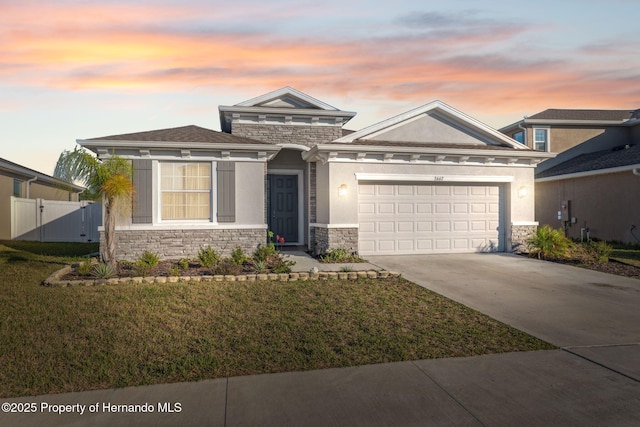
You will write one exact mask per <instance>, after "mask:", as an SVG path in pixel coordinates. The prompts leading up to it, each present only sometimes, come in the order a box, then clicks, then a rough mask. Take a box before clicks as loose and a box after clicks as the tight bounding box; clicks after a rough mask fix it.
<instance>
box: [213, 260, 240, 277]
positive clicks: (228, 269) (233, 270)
mask: <svg viewBox="0 0 640 427" xmlns="http://www.w3.org/2000/svg"><path fill="white" fill-rule="evenodd" d="M241 272H242V267H241V266H239V265H237V264H235V263H234V262H233V261H232V260H228V259H225V260H223V261H220V262H219V263H217V264H216V265H215V266H214V267H213V268H212V269H211V274H214V275H215V274H222V275H225V276H226V275H232V276H235V275H237V274H240V273H241Z"/></svg>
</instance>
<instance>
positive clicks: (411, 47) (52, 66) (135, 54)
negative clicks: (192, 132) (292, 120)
mask: <svg viewBox="0 0 640 427" xmlns="http://www.w3.org/2000/svg"><path fill="white" fill-rule="evenodd" d="M0 17H1V19H0V95H1V96H0V125H1V128H2V132H1V134H0V135H1V136H0V157H2V158H5V159H7V160H10V161H13V162H16V163H19V164H22V165H24V166H27V167H30V168H32V169H36V170H38V171H40V172H43V173H46V174H52V173H53V167H54V165H55V162H56V160H57V158H58V155H59V154H60V152H61V151H62V150H64V149H73V148H74V146H75V140H76V139H78V138H91V137H99V136H105V135H112V134H120V133H128V132H137V131H146V130H153V129H163V128H168V127H175V126H184V125H189V124H194V125H198V126H202V127H207V128H210V129H216V130H219V129H220V124H219V120H218V110H217V107H218V105H233V104H237V103H239V102H242V101H245V100H247V99H250V98H253V97H255V96H258V95H261V94H263V93H266V92H269V91H272V90H276V89H279V88H281V87H283V86H291V87H293V88H295V89H298V90H301V91H303V92H305V93H307V94H308V95H311V96H313V97H315V98H317V99H319V100H321V101H323V102H326V103H328V104H331V105H333V106H335V107H337V108H340V109H343V110H348V111H356V112H357V113H358V115H357V116H356V117H355V118H354V119H353V120H352V121H351V122H349V124H348V125H347V127H348V128H349V129H360V128H362V127H365V126H368V125H370V124H373V123H375V122H378V121H380V120H383V119H385V118H388V117H391V116H393V115H396V114H399V113H402V112H404V111H407V110H409V109H411V108H414V107H418V106H420V105H423V104H426V103H428V102H431V101H433V100H435V99H439V100H441V101H443V102H446V103H447V104H449V105H451V106H453V107H455V108H457V109H459V110H462V111H464V112H465V113H467V114H469V115H471V116H473V117H475V118H477V119H479V120H481V121H484V122H485V123H487V124H488V125H490V126H493V127H495V128H500V127H502V126H505V125H507V124H509V123H512V122H514V121H517V120H519V119H521V118H522V116H524V115H531V114H534V113H537V112H539V111H542V110H544V109H546V108H612V109H625V108H629V109H636V108H640V24H639V23H638V3H637V0H609V1H608V2H606V3H604V2H602V1H601V0H579V1H578V0H553V1H549V0H538V1H536V2H531V1H521V0H509V1H507V0H492V1H479V0H448V1H430V0H422V1H415V0H394V1H388V0H384V1H365V0H350V1H344V0H341V1H335V0H323V1H315V2H314V1H293V0H284V1H281V0H271V1H265V0H255V1H245V0H237V1H226V2H221V1H211V0H209V1H207V0H163V1H135V2H134V1H128V2H124V1H111V0H105V1H101V2H97V1H90V0H66V1H46V2H45V1H32V0H21V1H19V2H16V1H8V0H0Z"/></svg>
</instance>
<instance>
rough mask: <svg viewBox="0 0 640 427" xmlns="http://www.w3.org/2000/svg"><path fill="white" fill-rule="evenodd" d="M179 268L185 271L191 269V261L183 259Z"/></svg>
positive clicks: (179, 263)
mask: <svg viewBox="0 0 640 427" xmlns="http://www.w3.org/2000/svg"><path fill="white" fill-rule="evenodd" d="M178 267H179V268H180V270H182V271H185V270H188V269H189V260H188V259H187V258H182V259H180V261H178Z"/></svg>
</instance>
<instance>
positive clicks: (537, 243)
mask: <svg viewBox="0 0 640 427" xmlns="http://www.w3.org/2000/svg"><path fill="white" fill-rule="evenodd" d="M527 244H528V245H529V248H530V251H529V254H530V255H531V256H535V257H537V258H538V259H546V260H553V259H564V258H566V257H567V255H568V251H569V249H570V248H571V240H569V239H568V238H567V237H566V236H565V235H564V232H563V231H562V230H561V229H554V228H551V227H550V226H548V225H543V226H542V227H539V228H538V229H537V230H536V234H535V235H534V236H533V237H531V238H530V239H528V240H527Z"/></svg>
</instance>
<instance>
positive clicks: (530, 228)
mask: <svg viewBox="0 0 640 427" xmlns="http://www.w3.org/2000/svg"><path fill="white" fill-rule="evenodd" d="M537 229H538V226H537V225H512V226H511V252H515V253H528V252H529V245H528V244H527V240H528V239H529V238H531V237H533V235H534V234H535V233H536V230H537Z"/></svg>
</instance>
